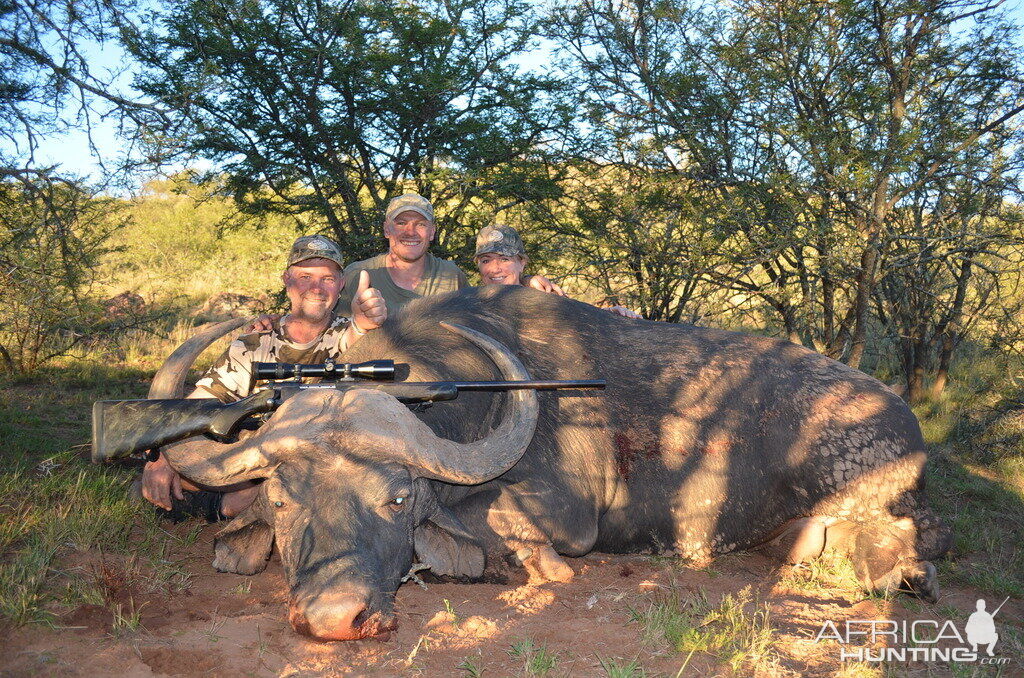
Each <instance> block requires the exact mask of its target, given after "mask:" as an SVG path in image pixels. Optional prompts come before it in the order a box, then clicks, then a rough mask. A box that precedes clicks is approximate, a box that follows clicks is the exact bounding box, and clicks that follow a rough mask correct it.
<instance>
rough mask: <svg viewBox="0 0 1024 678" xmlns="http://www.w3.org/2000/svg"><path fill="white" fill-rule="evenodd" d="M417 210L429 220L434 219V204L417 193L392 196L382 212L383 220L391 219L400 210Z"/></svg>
mask: <svg viewBox="0 0 1024 678" xmlns="http://www.w3.org/2000/svg"><path fill="white" fill-rule="evenodd" d="M409 211H412V212H417V213H419V214H422V215H423V217H424V218H425V219H427V220H429V221H434V206H433V205H431V204H430V201H429V200H427V199H426V198H424V197H423V196H422V195H420V194H418V193H406V194H405V195H400V196H398V197H397V198H393V199H392V200H391V202H389V203H388V209H387V211H386V212H385V213H384V221H391V220H393V219H394V218H395V217H397V216H398V215H399V214H401V213H402V212H409Z"/></svg>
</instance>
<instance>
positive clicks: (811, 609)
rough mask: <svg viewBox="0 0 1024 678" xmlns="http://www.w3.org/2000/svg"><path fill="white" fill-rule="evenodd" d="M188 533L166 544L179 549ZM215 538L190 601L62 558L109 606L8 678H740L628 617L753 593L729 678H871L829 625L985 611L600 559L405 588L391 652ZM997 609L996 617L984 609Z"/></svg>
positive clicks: (734, 567)
mask: <svg viewBox="0 0 1024 678" xmlns="http://www.w3.org/2000/svg"><path fill="white" fill-rule="evenodd" d="M190 527H194V525H193V526H189V525H188V524H186V525H181V526H177V527H174V528H169V529H172V530H174V531H177V532H178V533H179V534H185V533H187V531H188V530H189V529H190ZM215 531H216V530H215V529H214V528H212V527H208V528H204V529H203V530H202V533H201V534H200V537H199V539H198V541H197V542H196V543H194V544H192V545H191V546H187V547H181V548H180V549H179V552H178V553H174V554H169V555H168V558H170V559H173V560H174V562H176V563H177V564H179V565H180V566H181V567H182V568H183V570H184V571H185V572H187V573H190V574H191V579H190V582H189V585H188V587H187V588H185V589H184V590H182V591H180V592H178V593H170V592H169V591H168V590H166V589H164V590H156V591H153V590H146V587H147V586H149V587H152V586H153V583H152V580H151V579H147V578H139V577H137V576H134V577H133V575H132V574H131V573H132V572H133V567H132V561H131V559H124V558H114V557H110V556H107V557H100V556H98V555H96V554H78V555H77V556H75V557H73V558H71V559H69V560H68V561H67V562H65V563H64V566H65V568H66V569H65V571H66V572H69V573H78V574H79V575H81V576H83V577H85V578H89V577H91V578H92V579H93V580H94V581H95V582H97V583H98V584H99V585H100V587H101V588H102V589H103V590H104V592H105V594H106V598H107V599H106V601H105V603H104V604H102V605H100V604H95V605H81V606H79V607H77V608H62V616H61V618H60V623H61V624H62V625H63V627H64V628H56V629H50V628H46V627H41V626H28V627H22V628H20V629H0V647H2V652H0V675H4V676H37V675H59V676H63V675H67V676H105V675H112V676H113V675H117V676H162V675H171V676H238V675H252V676H275V675H284V676H321V675H323V676H332V675H381V676H388V675H425V676H471V675H484V676H509V675H530V674H529V673H527V672H526V670H525V669H524V660H523V659H522V658H517V657H514V656H512V654H510V652H511V651H513V646H514V645H515V644H517V643H519V644H521V643H522V641H523V640H524V639H528V640H530V641H532V642H533V643H534V645H535V646H540V645H544V646H545V647H546V649H547V651H548V652H549V653H554V654H555V655H556V657H557V662H556V664H555V668H554V669H553V671H552V672H551V673H550V674H549V675H558V676H561V675H571V676H604V675H606V671H605V670H604V669H603V668H602V666H601V661H602V660H604V661H605V662H606V663H607V662H608V661H614V662H616V663H617V664H618V665H620V666H622V665H624V664H627V663H628V662H629V661H631V660H634V659H636V660H638V661H639V664H640V665H641V666H642V667H643V670H644V671H645V673H644V674H643V675H647V676H655V675H667V676H675V675H677V674H678V675H733V670H732V669H731V668H730V667H729V666H728V665H727V664H725V663H724V662H723V661H721V659H720V658H717V657H714V656H711V655H709V654H705V653H695V654H693V656H691V657H689V659H687V657H686V656H685V655H682V654H679V653H677V652H674V651H673V650H672V649H671V648H668V647H666V644H665V643H664V641H659V640H657V639H650V638H648V639H647V640H645V638H644V631H643V628H642V627H641V626H640V625H639V624H637V623H635V622H630V610H631V608H633V609H644V608H646V607H647V606H648V605H650V604H651V602H653V601H657V600H660V599H664V597H665V596H673V595H676V596H678V597H679V598H681V599H685V598H686V597H687V596H691V595H694V594H696V593H697V592H699V591H701V590H703V591H704V593H705V594H706V595H707V597H708V599H709V600H710V601H712V602H713V603H715V604H717V602H718V601H719V600H720V599H721V597H722V596H723V595H725V594H729V593H731V594H735V593H737V592H738V591H740V590H741V589H742V588H743V587H745V586H747V585H753V593H754V595H755V596H756V597H757V598H759V599H760V601H762V602H764V603H767V605H768V606H769V608H770V613H771V614H770V620H771V626H772V628H773V629H774V642H773V644H772V652H771V654H770V655H769V656H766V657H762V658H760V659H758V660H757V661H756V662H755V663H754V666H753V668H752V667H750V666H747V667H744V668H742V669H740V670H739V671H737V672H736V675H751V674H757V675H794V676H796V675H799V676H832V675H836V674H837V673H842V674H844V675H851V676H853V675H856V676H867V675H876V673H875V672H874V670H872V671H866V670H863V669H865V668H866V667H859V669H860V670H855V669H858V667H855V666H851V665H850V662H843V661H841V660H840V659H839V647H838V646H837V645H836V644H835V643H816V642H815V636H816V635H817V634H818V632H819V630H820V629H821V627H822V624H823V622H824V621H825V620H833V621H836V622H837V623H841V622H842V621H844V620H848V619H895V620H904V619H906V620H914V619H924V618H932V619H937V620H939V621H940V623H941V621H942V620H943V619H945V618H949V616H951V615H954V614H956V613H957V612H959V614H960V615H961V616H960V617H959V621H958V622H957V624H958V626H959V627H960V628H961V629H963V621H964V620H965V619H966V616H967V614H969V613H970V612H973V611H974V607H975V601H976V600H977V598H978V597H984V596H979V594H978V593H977V592H976V591H972V590H968V589H955V588H947V589H946V590H945V591H944V594H943V597H942V599H941V600H940V601H939V603H938V604H937V605H934V606H927V605H923V604H921V603H919V602H917V601H915V600H911V599H909V598H905V597H898V598H896V599H894V600H885V599H881V598H865V597H864V596H863V595H861V594H859V593H857V592H856V591H852V590H849V589H824V590H822V589H817V590H816V587H811V588H810V590H803V589H794V588H791V587H788V586H787V585H786V584H785V583H783V582H781V581H780V579H781V577H782V576H783V575H784V574H785V572H786V570H785V569H783V568H778V567H776V566H775V565H774V564H773V563H772V562H770V561H768V560H767V559H766V558H763V557H761V556H758V555H749V554H745V555H740V556H735V557H727V558H724V559H720V560H719V561H716V562H715V563H714V564H713V565H712V566H711V567H710V568H707V569H705V570H691V569H686V568H682V567H679V566H673V564H672V563H671V562H670V561H668V560H667V559H663V558H650V557H645V556H639V555H637V556H611V555H604V554H591V555H589V556H587V557H585V558H579V559H569V562H570V564H571V565H572V567H573V569H574V570H575V571H576V573H577V575H576V577H575V579H574V580H573V581H571V582H569V583H564V584H552V583H548V584H542V585H537V586H533V585H530V584H529V583H528V582H526V581H525V578H524V580H523V581H518V582H510V583H508V584H504V585H499V584H487V583H477V584H459V583H447V582H439V583H430V584H428V587H427V589H426V590H424V589H422V588H420V587H419V586H417V585H415V584H412V583H410V584H405V585H403V586H402V587H401V589H400V590H399V591H398V595H397V600H396V607H397V610H398V619H399V624H400V626H399V630H398V632H397V633H396V634H394V635H393V636H392V638H391V640H389V641H387V642H379V641H375V640H367V641H355V642H345V643H320V642H314V641H310V640H307V639H305V638H303V637H301V636H299V635H297V634H296V633H295V632H293V631H292V629H291V627H290V626H289V625H288V621H287V613H286V600H287V588H286V586H285V583H284V578H283V576H282V571H281V567H280V564H279V562H278V561H277V558H276V556H275V557H274V558H273V559H272V560H271V562H270V565H269V566H268V568H267V570H266V571H265V572H263V573H262V574H259V575H257V576H254V577H241V576H238V575H231V574H222V573H217V572H215V571H214V570H213V569H212V568H211V567H210V564H209V563H210V560H211V557H212V541H213V535H214V533H215ZM997 603H998V601H997ZM989 605H990V607H989V609H990V610H991V609H992V608H993V607H994V604H993V602H992V601H991V600H989ZM118 609H120V611H121V616H122V617H123V618H125V617H126V618H129V619H130V616H131V611H132V610H136V611H137V612H138V615H139V622H140V625H139V626H138V627H137V628H135V629H127V628H124V625H122V627H121V629H120V630H118V629H116V628H115V627H116V626H117V625H116V624H115V615H114V611H116V610H118ZM1004 620H1016V624H1017V626H1016V630H1017V632H1018V633H1020V632H1021V631H1022V627H1021V626H1019V624H1020V622H1021V620H1024V603H1022V601H1018V600H1010V601H1009V602H1008V603H1007V604H1006V605H1005V606H1004V608H1003V609H1002V610H1001V611H1000V614H999V617H997V619H996V623H997V625H1002V624H1004V623H1010V622H1005V621H1004ZM875 646H876V647H878V646H880V645H879V644H876V645H875ZM1020 647H1021V646H1020V644H1019V643H1017V644H1013V643H1004V644H1003V647H1002V648H999V651H997V656H999V657H1003V658H1007V659H1008V660H1009V663H1007V664H1004V665H1003V666H1002V667H1001V672H1000V673H999V674H998V675H1003V676H1014V675H1024V653H1020V652H1019V649H1020ZM512 653H513V654H514V652H512ZM1015 654H1016V656H1014V655H1015ZM684 663H685V664H686V666H685V668H684V670H683V671H682V673H679V671H680V668H681V667H683V665H684ZM877 666H878V665H877V664H876V665H875V667H876V668H877ZM471 669H474V670H476V673H474V671H473V670H471ZM964 671H965V672H964ZM964 671H958V672H957V673H956V674H954V673H953V672H952V671H951V670H950V668H949V667H947V666H945V665H944V664H943V663H937V664H936V663H928V664H925V663H911V664H904V665H897V666H896V667H895V670H894V671H893V670H892V669H890V673H889V675H904V674H909V675H996V671H994V670H991V667H987V668H982V667H980V666H976V665H971V666H967V667H964ZM636 675H638V676H639V675H641V674H640V673H639V672H638V673H637V674H636ZM877 675H884V674H877Z"/></svg>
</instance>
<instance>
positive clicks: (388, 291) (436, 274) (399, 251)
mask: <svg viewBox="0 0 1024 678" xmlns="http://www.w3.org/2000/svg"><path fill="white" fill-rule="evenodd" d="M435 235H437V224H436V223H435V221H434V206H433V205H431V204H430V201H429V200H427V199H426V198H424V197H423V196H422V195H419V194H417V193H406V194H404V195H400V196H398V197H397V198H394V199H393V200H391V202H389V203H388V207H387V209H386V210H385V211H384V237H385V238H387V241H388V251H387V252H384V253H383V254H378V255H377V256H375V257H370V258H369V259H364V260H363V261H357V262H354V263H352V264H349V266H348V268H346V269H345V279H346V281H347V282H348V286H349V287H350V288H351V284H352V281H353V280H354V279H355V277H356V276H358V275H360V274H361V273H362V272H363V271H365V272H367V273H369V274H370V281H371V283H372V285H373V287H374V289H377V290H380V293H381V294H382V295H383V297H384V300H385V301H386V302H387V306H388V312H389V313H391V314H392V315H395V314H396V313H398V312H399V311H401V310H402V309H403V308H404V307H405V305H406V304H408V303H409V302H410V301H413V300H414V299H419V298H420V297H428V296H431V295H434V294H444V293H446V292H454V291H455V290H459V289H462V288H463V287H469V281H468V280H467V279H466V274H465V273H463V272H462V270H461V269H460V268H459V267H458V266H456V265H455V264H453V263H452V262H450V261H446V260H444V259H438V258H437V257H435V256H434V255H432V254H431V253H430V252H428V251H427V249H428V248H429V247H430V243H431V241H432V240H433V239H434V236H435ZM351 299H352V295H351V293H347V294H346V293H345V292H342V294H341V298H340V299H339V301H338V308H339V309H340V308H348V304H349V302H350V301H351ZM335 311H336V312H339V311H338V309H335Z"/></svg>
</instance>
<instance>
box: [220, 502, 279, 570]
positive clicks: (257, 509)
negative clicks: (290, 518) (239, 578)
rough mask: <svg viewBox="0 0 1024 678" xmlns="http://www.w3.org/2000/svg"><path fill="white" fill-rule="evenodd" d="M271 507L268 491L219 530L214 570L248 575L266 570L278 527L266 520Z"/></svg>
mask: <svg viewBox="0 0 1024 678" xmlns="http://www.w3.org/2000/svg"><path fill="white" fill-rule="evenodd" d="M267 510H268V509H267V507H266V493H265V492H261V493H260V494H259V495H257V497H256V501H255V502H253V504H251V505H250V506H249V508H247V509H245V510H244V511H242V513H241V514H239V515H238V517H236V518H235V519H234V520H232V521H231V522H230V523H228V524H227V525H226V526H225V527H224V529H222V530H221V531H220V532H218V533H217V538H216V540H215V541H214V544H213V553H214V557H213V567H214V569H216V570H219V571H220V572H233V573H235V574H246V575H250V574H256V573H257V572H262V571H263V570H264V569H266V567H267V560H268V559H269V558H270V551H271V549H272V548H273V547H274V528H273V526H272V525H269V524H267V522H266V521H265V520H264V516H265V515H266V511H267Z"/></svg>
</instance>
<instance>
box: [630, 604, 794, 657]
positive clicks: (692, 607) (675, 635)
mask: <svg viewBox="0 0 1024 678" xmlns="http://www.w3.org/2000/svg"><path fill="white" fill-rule="evenodd" d="M748 608H753V609H752V610H750V609H748ZM630 621H631V622H633V623H636V624H638V625H640V627H641V629H642V635H643V638H644V641H645V643H651V642H655V643H664V644H666V645H667V646H668V647H669V648H671V649H672V650H673V651H675V652H679V653H692V652H704V653H707V654H710V655H713V656H715V657H717V658H718V659H719V660H721V661H723V662H725V663H726V664H728V665H729V667H730V668H731V669H732V670H733V672H734V673H740V672H741V670H742V669H744V668H749V667H751V666H763V664H764V663H765V662H769V663H770V662H772V661H773V660H774V657H773V653H772V650H771V645H772V636H773V630H772V627H771V623H770V619H769V613H768V607H767V605H764V604H760V603H758V602H757V601H755V600H753V596H752V593H751V590H750V587H749V586H748V587H746V588H744V589H743V590H741V591H740V592H739V593H737V594H736V595H735V596H733V595H732V594H726V595H725V596H724V597H723V598H722V600H721V602H720V603H719V604H718V605H712V604H711V602H710V601H709V600H708V598H707V595H706V594H705V593H704V591H703V589H701V590H700V591H699V592H698V593H696V594H694V595H691V596H689V597H687V598H685V599H682V598H680V596H679V593H678V591H677V590H675V589H673V590H672V591H671V592H670V593H669V594H668V595H660V596H658V597H657V598H656V599H655V600H653V601H647V602H646V603H641V604H638V605H635V606H633V607H631V608H630Z"/></svg>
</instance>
